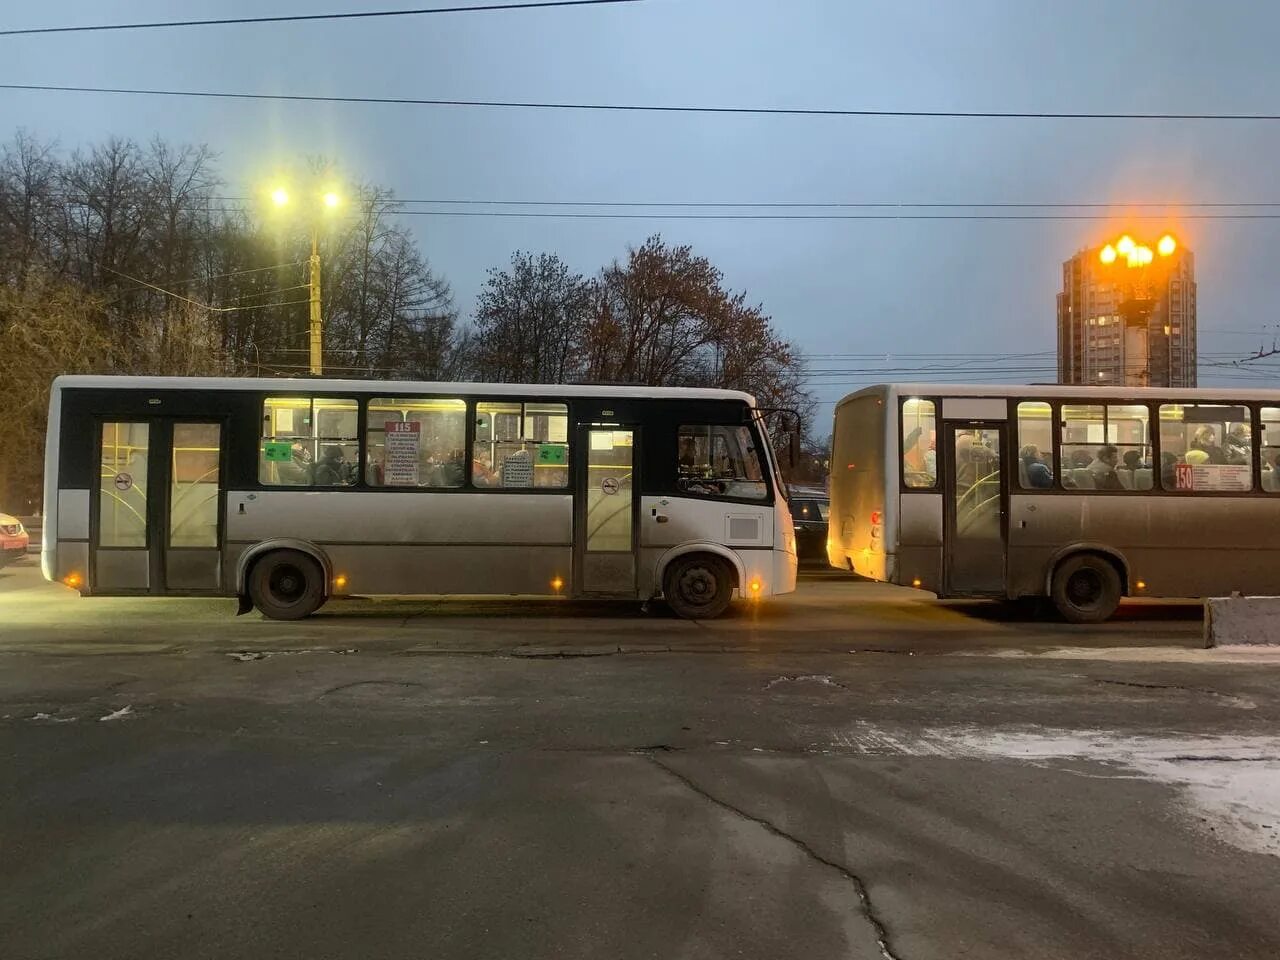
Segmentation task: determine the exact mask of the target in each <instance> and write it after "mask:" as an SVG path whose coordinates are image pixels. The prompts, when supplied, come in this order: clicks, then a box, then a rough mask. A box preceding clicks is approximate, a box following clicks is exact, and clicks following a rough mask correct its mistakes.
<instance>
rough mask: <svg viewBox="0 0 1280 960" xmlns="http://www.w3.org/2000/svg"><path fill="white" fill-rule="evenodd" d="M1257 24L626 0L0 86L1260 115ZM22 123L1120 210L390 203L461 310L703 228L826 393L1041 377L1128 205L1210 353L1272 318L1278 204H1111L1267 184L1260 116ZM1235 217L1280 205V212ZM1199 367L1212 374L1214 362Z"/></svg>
mask: <svg viewBox="0 0 1280 960" xmlns="http://www.w3.org/2000/svg"><path fill="white" fill-rule="evenodd" d="M429 5H445V4H444V3H443V0H440V2H438V3H437V2H436V0H404V2H401V0H327V2H325V3H324V4H323V5H321V4H318V3H316V2H315V0H216V2H215V0H185V2H183V3H181V4H178V3H176V2H161V0H117V2H113V3H109V4H106V3H102V2H100V0H66V2H45V3H41V4H33V3H23V4H17V3H12V2H11V3H6V4H4V5H3V7H2V8H0V29H5V28H17V27H26V26H57V25H70V24H87V23H104V22H128V21H146V20H156V19H160V20H165V19H174V18H175V17H181V18H184V19H185V18H191V19H199V18H204V17H234V16H267V15H287V14H293V13H317V12H345V11H354V10H362V9H363V10H380V9H389V8H395V7H415V6H416V7H421V6H429ZM1277 36H1280V4H1273V3H1269V2H1266V0H1253V2H1239V0H1237V2H1230V0H1222V2H1215V3H1213V4H1207V3H1202V2H1199V0H1161V2H1152V0H1126V2H1124V3H1116V2H1095V0H1074V2H1073V3H1071V4H1069V5H1064V4H1052V3H1049V2H1047V0H1046V2H1030V3H1028V2H1017V3H1015V2H1002V0H966V2H964V3H960V2H943V0H934V2H929V3H914V4H905V3H903V4H892V3H869V2H861V0H645V2H639V3H625V4H619V5H616V6H597V7H587V8H563V9H549V10H528V11H515V12H509V11H508V12H471V13H460V14H442V15H431V16H419V17H404V18H388V19H368V20H356V21H337V22H320V23H300V24H299V23H293V24H277V25H241V26H210V27H200V28H187V29H177V28H175V29H164V30H149V31H120V32H104V33H84V34H52V35H44V36H21V37H0V82H4V83H36V84H61V85H89V86H112V87H145V88H169V89H190V90H225V91H235V92H261V93H303V94H321V95H338V96H344V95H356V96H375V97H386V96H410V97H427V98H461V99H468V100H476V99H481V100H483V99H497V100H542V101H575V102H581V101H589V102H607V103H646V104H672V105H674V104H681V105H716V106H753V107H835V108H848V109H894V110H958V111H975V110H976V111H981V110H992V111H1026V112H1126V113H1142V112H1159V113H1171V112H1172V113H1197V112H1205V113H1272V114H1274V113H1280V101H1277V99H1276V96H1277V94H1276V91H1277V90H1280V58H1278V57H1276V56H1275V42H1274V41H1275V37H1277ZM18 128H25V129H27V130H28V131H30V132H32V133H34V134H37V135H39V136H41V137H45V138H55V139H57V140H58V141H60V142H61V143H62V144H63V145H64V146H65V147H67V148H68V149H69V148H72V147H75V146H79V145H85V144H91V143H94V142H98V141H101V140H103V139H105V138H107V137H110V136H117V137H130V138H134V139H136V140H139V141H146V140H149V139H151V138H152V137H154V136H157V135H158V136H160V137H163V138H164V139H166V140H169V141H171V142H175V143H183V142H185V143H207V144H208V145H209V146H211V147H212V148H213V149H215V150H216V151H217V152H218V154H219V155H220V158H221V159H220V166H221V169H222V171H223V174H224V176H225V177H226V179H227V180H228V184H229V186H230V187H231V188H232V189H235V190H237V191H242V192H248V191H249V190H251V189H253V188H254V187H255V185H258V184H261V182H262V181H263V178H264V177H266V176H268V174H269V172H270V171H271V170H272V168H273V167H276V166H278V165H279V164H280V163H285V162H291V161H296V160H297V159H298V158H300V157H302V156H304V155H312V154H323V155H325V156H327V157H329V158H331V159H333V160H334V161H336V162H337V163H338V164H340V165H341V167H342V168H343V169H345V170H346V171H348V172H349V173H350V174H351V175H352V176H353V177H357V178H359V179H361V180H366V181H371V182H375V183H379V184H383V185H385V186H388V187H390V188H392V189H393V190H394V191H395V192H396V193H397V194H398V195H399V196H401V197H412V198H421V197H432V198H454V199H483V200H490V199H493V200H557V201H613V202H616V201H632V202H634V201H646V202H651V201H668V202H670V201H696V202H708V201H718V202H732V203H747V202H800V203H830V202H856V203H861V202H867V203H1086V202H1087V203H1107V204H1115V205H1117V206H1115V207H1113V208H1109V209H1108V210H1105V211H1103V213H1104V214H1105V215H1106V219H1103V220H1074V221H1030V222H1028V221H1008V220H1006V221H985V222H984V221H974V220H952V221H940V220H842V221H821V220H782V221H779V220H773V221H752V220H721V221H706V220H687V219H686V220H674V219H668V220H663V219H658V218H655V219H629V220H623V219H618V220H572V219H507V218H498V217H493V218H490V217H475V218H462V217H410V218H407V219H406V222H407V223H408V224H409V225H410V226H411V228H412V229H413V230H414V231H415V233H416V235H417V237H418V240H419V243H420V245H421V248H422V250H423V252H424V253H425V254H426V256H427V257H428V258H429V260H430V262H431V263H432V265H433V267H434V268H435V270H436V271H437V272H438V273H440V274H442V275H443V276H444V277H445V278H446V279H447V280H448V281H449V282H450V283H451V284H452V286H453V289H454V292H455V295H456V298H457V304H458V307H459V309H460V311H461V312H462V314H463V316H467V315H468V314H469V313H470V311H471V309H472V306H473V303H474V299H475V295H476V293H477V292H478V290H479V289H480V287H481V285H482V284H483V282H484V278H485V271H486V270H487V269H488V268H490V267H494V266H501V265H503V264H505V263H506V262H507V261H508V259H509V257H510V255H511V253H512V252H513V251H515V250H517V249H520V250H531V251H550V252H555V253H558V254H559V255H560V256H561V257H563V258H564V259H565V260H566V261H567V262H568V263H569V264H571V265H572V266H573V267H574V268H575V269H577V270H579V271H580V272H583V273H586V274H591V273H594V272H595V271H596V270H598V269H599V268H600V267H601V266H603V265H604V264H605V263H607V262H609V261H611V260H612V259H614V258H615V257H619V256H623V255H625V251H626V249H627V247H628V245H636V244H639V243H640V242H641V241H643V240H644V238H645V237H646V236H647V235H649V234H651V233H654V232H660V233H661V234H662V235H663V237H664V238H665V239H666V240H667V241H668V242H671V243H688V244H691V245H692V246H693V247H694V249H695V250H696V251H697V252H698V253H701V254H704V255H706V256H707V257H709V258H710V259H711V260H712V261H713V262H714V263H715V264H716V265H717V266H719V267H720V268H721V269H722V270H723V272H724V274H725V279H726V283H727V284H728V285H729V286H730V287H732V288H733V289H735V290H746V291H747V293H748V296H749V298H750V299H751V300H752V301H755V302H759V303H761V304H763V306H764V308H765V310H766V311H767V312H768V313H769V314H770V315H771V316H772V317H773V318H774V322H775V324H776V326H777V328H778V329H779V331H780V332H781V333H782V334H783V335H784V336H786V337H788V338H789V339H791V340H792V341H793V342H794V343H795V344H796V346H797V347H798V348H799V349H800V350H801V351H802V352H803V353H804V354H805V355H806V356H807V357H808V358H809V361H808V362H809V368H810V370H811V371H813V375H812V378H811V381H810V384H811V387H812V389H813V392H814V394H815V397H816V399H817V400H818V401H819V402H820V403H821V404H823V406H821V407H820V408H819V414H820V415H829V411H830V409H831V407H830V404H831V403H832V402H833V401H834V400H836V399H838V398H839V397H840V396H842V395H844V394H845V393H847V392H850V391H852V390H853V389H856V388H857V387H858V386H861V385H865V384H866V383H873V382H879V381H883V380H892V379H929V376H928V374H927V372H921V373H920V374H919V375H918V376H917V377H904V376H902V375H901V374H895V373H878V372H877V371H879V370H891V369H897V368H901V367H903V366H923V365H927V364H932V363H942V364H948V363H963V362H964V357H963V355H991V354H1031V355H1035V356H1033V357H1031V358H1030V359H1029V360H1020V361H1015V362H1020V363H1023V364H1026V365H1037V364H1043V365H1044V367H1045V372H1044V373H1040V374H1031V375H1027V376H1026V379H1029V380H1041V381H1045V380H1052V379H1053V376H1054V374H1053V372H1052V370H1051V368H1052V365H1053V353H1052V351H1053V349H1054V344H1055V334H1054V323H1055V320H1054V317H1055V313H1054V311H1055V307H1054V297H1055V294H1056V293H1057V291H1058V289H1059V285H1060V274H1061V262H1062V261H1063V260H1064V259H1065V258H1067V257H1069V256H1070V255H1071V254H1072V253H1074V252H1075V251H1076V250H1078V249H1081V248H1083V247H1085V246H1089V245H1093V244H1096V243H1099V242H1102V241H1103V240H1105V239H1108V238H1110V237H1114V236H1116V235H1117V234H1118V233H1119V232H1120V231H1122V230H1124V229H1128V228H1137V229H1139V230H1140V231H1141V232H1143V233H1146V234H1151V235H1152V236H1153V237H1154V236H1158V234H1159V233H1160V232H1163V231H1164V230H1166V229H1169V230H1172V231H1174V232H1175V234H1176V235H1177V236H1178V237H1179V239H1180V240H1181V241H1182V243H1183V244H1184V245H1186V246H1187V247H1189V248H1190V249H1192V250H1193V251H1194V253H1195V255H1196V274H1197V282H1198V284H1199V324H1200V350H1201V353H1202V355H1209V354H1212V355H1214V356H1215V357H1218V358H1226V357H1234V356H1239V357H1245V356H1248V355H1249V354H1251V353H1253V352H1254V351H1256V350H1258V349H1259V347H1260V346H1265V347H1268V348H1269V347H1270V346H1271V341H1272V337H1273V336H1276V337H1280V311H1277V310H1276V308H1275V303H1276V294H1277V283H1278V281H1277V251H1280V242H1278V241H1280V219H1276V220H1235V221H1232V220H1190V219H1184V218H1182V217H1180V216H1179V211H1177V210H1169V211H1164V210H1158V209H1157V210H1154V211H1153V210H1151V209H1145V210H1143V211H1141V212H1145V213H1149V214H1150V213H1156V214H1159V215H1162V216H1163V215H1164V214H1165V213H1167V217H1166V218H1165V219H1161V220H1158V221H1142V222H1139V221H1136V220H1134V219H1131V215H1133V214H1136V213H1138V212H1139V211H1138V210H1137V209H1136V208H1133V207H1132V206H1130V205H1133V204H1138V203H1166V202H1175V203H1197V202H1198V203H1208V202H1220V203H1227V202H1230V203H1239V202H1249V203H1265V202H1274V203H1277V204H1280V184H1278V183H1277V178H1280V164H1277V162H1276V158H1277V157H1278V156H1280V122H1254V121H1243V122H1240V121H1233V122H1194V121H1163V120H1157V121H1133V120H1044V119H1035V120H1014V119H938V118H858V117H786V116H723V115H721V116H709V115H685V114H650V113H626V114H617V113H613V114H610V113H598V112H578V111H540V110H524V109H509V108H474V107H428V106H392V105H367V104H307V103H278V102H245V101H216V100H196V99H173V98H149V97H130V96H110V95H99V94H79V93H60V92H15V91H8V90H3V91H0V135H2V136H5V137H7V136H9V135H11V134H12V132H13V131H16V130H17V129H18ZM632 212H634V211H632ZM686 212H687V211H686ZM757 212H760V211H757ZM766 212H767V211H766ZM774 212H776V211H774ZM846 212H848V211H846ZM916 212H920V211H916ZM935 212H941V213H955V212H964V211H935ZM1071 212H1073V213H1081V212H1085V213H1087V212H1090V211H1071ZM1093 212H1097V211H1093ZM1184 212H1186V211H1185V210H1184ZM1200 212H1205V211H1200ZM1247 212H1251V213H1267V212H1271V213H1276V214H1280V206H1277V207H1275V208H1272V209H1271V210H1267V209H1266V208H1262V209H1253V210H1250V211H1247ZM853 355H860V356H861V357H863V358H860V359H850V358H849V357H852V356H853ZM871 355H874V356H875V357H877V358H879V359H867V358H868V357H870V356H871ZM926 355H940V356H938V357H937V358H934V357H931V356H926ZM949 357H950V358H955V359H950V360H949V359H947V358H949ZM1264 366H1265V365H1264ZM1215 369H1221V368H1215ZM1272 369H1274V370H1276V371H1277V377H1276V379H1274V380H1273V381H1271V383H1270V385H1273V386H1274V385H1280V366H1278V367H1273V368H1272ZM852 370H857V371H865V372H849V371H852ZM821 371H830V372H821ZM1009 379H1011V380H1014V381H1016V380H1018V379H1020V378H1019V377H1017V376H1013V377H1011V378H1009ZM1201 382H1202V384H1212V383H1214V382H1215V377H1214V376H1213V375H1212V373H1211V372H1210V371H1209V370H1207V369H1206V370H1202V380H1201ZM1218 382H1221V383H1223V384H1227V383H1230V382H1231V381H1230V380H1229V379H1220V380H1219V381H1218ZM1242 385H1243V384H1242ZM1251 385H1254V386H1264V385H1268V384H1266V383H1257V382H1255V383H1253V384H1251Z"/></svg>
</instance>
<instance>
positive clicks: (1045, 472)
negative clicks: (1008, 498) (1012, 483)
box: [1018, 400, 1054, 490]
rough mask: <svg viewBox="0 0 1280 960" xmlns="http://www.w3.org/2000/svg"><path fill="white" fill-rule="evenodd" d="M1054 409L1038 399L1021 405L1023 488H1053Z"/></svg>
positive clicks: (1019, 459) (1020, 454)
mask: <svg viewBox="0 0 1280 960" xmlns="http://www.w3.org/2000/svg"><path fill="white" fill-rule="evenodd" d="M1053 476H1054V463H1053V408H1052V407H1050V406H1049V404H1047V403H1044V402H1043V401H1039V400H1024V401H1023V402H1022V403H1019V404H1018V485H1019V486H1020V487H1021V488H1022V489H1023V490H1048V489H1050V488H1052V487H1053Z"/></svg>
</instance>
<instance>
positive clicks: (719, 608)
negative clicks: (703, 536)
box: [662, 553, 733, 620]
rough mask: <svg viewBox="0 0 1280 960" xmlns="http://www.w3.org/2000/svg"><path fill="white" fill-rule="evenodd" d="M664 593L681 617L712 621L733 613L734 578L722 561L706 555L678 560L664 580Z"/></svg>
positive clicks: (695, 555) (668, 569) (673, 562)
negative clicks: (729, 611)
mask: <svg viewBox="0 0 1280 960" xmlns="http://www.w3.org/2000/svg"><path fill="white" fill-rule="evenodd" d="M662 593H663V596H664V597H666V600H667V604H668V605H669V606H670V607H671V609H672V610H674V611H675V612H676V615H677V616H681V617H684V618H685V619H686V620H711V619H714V618H715V617H718V616H720V614H722V613H724V612H725V610H727V609H729V601H730V600H731V599H732V598H733V575H732V573H731V572H730V570H729V566H728V564H726V563H725V562H724V561H723V560H721V559H720V558H719V557H714V556H710V555H708V554H705V553H696V554H690V555H688V556H684V557H677V558H676V559H675V560H673V561H671V565H670V566H669V567H667V572H666V575H665V576H664V577H663V578H662Z"/></svg>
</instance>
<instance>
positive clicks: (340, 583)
mask: <svg viewBox="0 0 1280 960" xmlns="http://www.w3.org/2000/svg"><path fill="white" fill-rule="evenodd" d="M333 585H334V586H335V587H337V588H338V589H339V590H341V589H343V588H344V587H345V586H346V585H347V578H346V577H345V576H344V575H343V574H341V573H340V574H338V575H337V576H336V577H334V578H333Z"/></svg>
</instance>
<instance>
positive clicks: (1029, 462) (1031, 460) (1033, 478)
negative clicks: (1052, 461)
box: [1019, 443, 1053, 490]
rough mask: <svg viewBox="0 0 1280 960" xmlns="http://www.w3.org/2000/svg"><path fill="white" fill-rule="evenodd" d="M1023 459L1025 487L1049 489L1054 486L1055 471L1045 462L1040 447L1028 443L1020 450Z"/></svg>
mask: <svg viewBox="0 0 1280 960" xmlns="http://www.w3.org/2000/svg"><path fill="white" fill-rule="evenodd" d="M1019 457H1020V459H1021V461H1022V474H1023V476H1022V479H1023V481H1024V482H1023V484H1022V486H1023V487H1027V488H1030V489H1033V490H1048V489H1050V488H1051V487H1052V486H1053V471H1052V470H1050V469H1049V465H1048V464H1047V463H1045V462H1044V457H1043V456H1042V455H1041V453H1040V448H1039V447H1037V446H1036V445H1035V444H1034V443H1028V444H1027V445H1026V446H1024V447H1023V448H1022V450H1021V451H1019Z"/></svg>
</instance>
